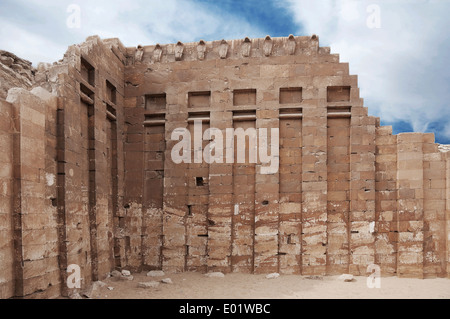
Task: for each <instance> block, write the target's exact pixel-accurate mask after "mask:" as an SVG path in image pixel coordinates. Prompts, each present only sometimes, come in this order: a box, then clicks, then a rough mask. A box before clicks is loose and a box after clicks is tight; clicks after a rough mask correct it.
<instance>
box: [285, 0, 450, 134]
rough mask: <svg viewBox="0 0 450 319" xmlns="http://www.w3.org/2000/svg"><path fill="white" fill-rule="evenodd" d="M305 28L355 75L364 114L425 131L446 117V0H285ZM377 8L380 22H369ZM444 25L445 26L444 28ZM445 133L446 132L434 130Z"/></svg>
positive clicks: (448, 6)
mask: <svg viewBox="0 0 450 319" xmlns="http://www.w3.org/2000/svg"><path fill="white" fill-rule="evenodd" d="M286 3H287V5H288V6H289V7H290V9H292V12H293V14H294V16H295V19H296V21H297V22H298V23H299V24H301V25H302V26H303V31H304V32H306V33H307V34H313V33H315V34H317V35H319V37H320V40H321V45H330V46H331V50H332V52H334V53H339V54H340V57H341V61H343V62H349V64H350V72H351V73H352V74H357V75H358V80H359V87H360V89H361V97H362V98H364V99H365V105H366V106H368V107H369V112H370V114H373V115H375V116H380V117H381V119H382V120H384V121H387V122H396V121H399V120H403V121H407V122H409V123H410V124H411V125H412V127H413V128H414V130H415V131H426V130H427V128H428V125H429V124H430V123H432V122H439V121H448V119H450V108H449V107H448V106H449V103H450V102H449V101H450V90H449V81H448V80H449V77H448V74H449V73H450V72H449V71H450V67H449V66H448V64H447V63H446V58H447V54H448V52H449V49H450V43H449V42H448V40H449V35H448V32H447V31H446V30H449V29H450V20H448V18H447V13H448V12H449V9H450V3H449V2H424V1H418V0H417V1H415V0H413V1H376V0H372V1H355V0H346V1H332V0H318V1H308V0H286ZM373 4H375V5H376V6H378V8H379V9H380V16H379V17H380V22H381V24H380V28H369V27H368V25H367V20H368V18H369V17H370V16H371V14H372V13H373V11H368V10H367V9H368V6H369V5H373ZM444 30H445V31H444ZM439 134H442V136H445V137H447V138H450V132H449V131H448V130H447V132H445V131H443V132H439V133H437V134H436V135H439Z"/></svg>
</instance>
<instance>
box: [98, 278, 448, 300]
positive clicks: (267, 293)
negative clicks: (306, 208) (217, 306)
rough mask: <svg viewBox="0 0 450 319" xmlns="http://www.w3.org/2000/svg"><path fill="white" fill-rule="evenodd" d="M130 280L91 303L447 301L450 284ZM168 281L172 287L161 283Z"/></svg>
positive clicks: (114, 283)
mask: <svg viewBox="0 0 450 319" xmlns="http://www.w3.org/2000/svg"><path fill="white" fill-rule="evenodd" d="M132 276H133V280H117V279H116V278H112V277H110V278H107V279H105V280H103V283H105V284H106V285H104V286H102V287H98V288H97V289H96V290H95V291H94V293H93V294H92V298H93V299H311V298H312V299H342V298H344V299H360V298H364V299H400V298H401V299H409V298H421V299H448V298H450V280H449V279H446V278H434V279H409V278H398V277H382V278H380V279H381V282H380V283H381V287H380V288H368V286H367V277H362V276H355V277H354V279H353V281H352V282H344V281H342V280H340V279H339V276H324V277H313V278H308V276H300V275H281V276H280V277H278V278H274V279H267V278H266V275H252V274H240V273H232V274H227V275H225V276H224V277H223V278H209V277H206V276H205V275H204V274H201V273H193V272H187V273H176V274H165V275H164V276H162V277H147V275H146V273H145V272H143V273H133V274H132ZM165 278H170V279H171V281H172V282H173V283H172V284H165V283H161V282H160V281H161V280H162V279H165ZM149 281H157V282H160V283H159V285H158V286H157V287H156V288H138V283H140V282H149Z"/></svg>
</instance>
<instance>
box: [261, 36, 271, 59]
mask: <svg viewBox="0 0 450 319" xmlns="http://www.w3.org/2000/svg"><path fill="white" fill-rule="evenodd" d="M272 48H273V40H272V38H271V37H270V36H266V38H265V39H264V44H263V52H264V55H265V56H270V55H271V54H272Z"/></svg>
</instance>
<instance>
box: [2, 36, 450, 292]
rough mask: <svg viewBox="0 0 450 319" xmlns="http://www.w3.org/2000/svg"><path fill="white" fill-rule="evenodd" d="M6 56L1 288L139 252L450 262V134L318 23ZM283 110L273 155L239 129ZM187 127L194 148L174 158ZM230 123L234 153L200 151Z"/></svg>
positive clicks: (130, 258)
mask: <svg viewBox="0 0 450 319" xmlns="http://www.w3.org/2000/svg"><path fill="white" fill-rule="evenodd" d="M1 62H2V64H1V65H0V67H1V70H0V71H1V72H0V76H3V78H2V79H3V80H2V85H1V88H2V90H4V91H5V92H6V90H9V93H8V94H7V95H6V93H4V94H3V95H2V96H4V97H5V98H7V99H6V100H4V99H1V97H2V96H0V107H1V108H0V146H1V149H2V154H1V155H0V163H1V169H0V256H1V258H0V266H1V267H2V269H3V271H2V272H1V274H0V297H1V298H9V297H26V298H49V297H57V296H59V295H63V296H68V295H71V294H73V293H76V292H79V291H80V289H81V290H82V289H86V288H88V287H89V286H90V285H91V284H92V282H93V281H96V280H101V279H104V278H105V277H107V276H108V274H109V273H110V272H111V271H112V270H114V269H124V268H126V269H129V270H133V271H140V270H150V269H163V270H165V271H169V272H170V271H175V272H181V271H199V272H209V271H222V272H225V273H228V272H243V273H270V272H279V273H282V274H302V275H336V274H342V273H352V274H354V275H367V272H368V266H369V265H372V264H375V265H378V266H380V269H381V273H382V275H385V276H400V277H417V278H433V277H448V276H449V270H450V266H449V265H450V263H449V262H450V260H449V258H450V254H449V252H450V251H449V249H450V248H449V239H450V152H449V150H450V149H449V148H448V146H442V145H438V144H435V142H434V136H433V134H422V133H404V134H399V135H393V134H392V129H391V127H386V126H380V121H379V119H378V118H376V117H372V116H368V112H367V108H365V107H364V106H363V100H362V99H361V98H360V96H359V89H358V84H357V77H356V76H354V75H350V74H349V66H348V64H347V63H343V62H340V61H339V56H338V55H337V54H331V53H330V49H329V48H323V47H320V46H319V41H318V38H317V37H316V36H312V37H305V36H304V37H294V36H289V37H287V38H274V39H272V38H270V37H266V38H264V39H248V38H246V39H242V40H232V41H225V40H222V41H213V42H204V41H200V42H198V43H187V44H183V43H180V42H179V43H177V44H169V45H159V44H157V45H153V46H145V47H142V46H139V47H138V48H125V47H124V46H123V45H122V44H121V43H120V41H119V40H117V39H107V40H101V39H100V38H98V37H96V36H94V37H89V38H88V39H87V40H86V42H84V43H83V44H80V45H74V46H71V47H69V49H68V51H67V52H66V54H65V55H64V58H63V59H62V60H60V61H58V62H56V63H54V64H53V65H48V64H39V66H38V67H37V69H33V68H32V66H31V64H29V63H27V62H26V61H24V60H21V59H19V58H17V57H15V56H13V55H11V54H6V53H2V59H1ZM15 64H21V65H22V64H23V65H22V70H19V68H18V67H14V68H12V69H11V68H9V69H11V70H15V71H16V73H11V72H12V71H11V70H9V69H8V70H7V69H6V67H9V66H11V65H15ZM5 65H6V66H5ZM8 65H9V66H8ZM16 69H17V70H16ZM5 70H7V71H5ZM4 74H9V75H10V76H11V78H8V77H5V76H4ZM4 79H6V80H4ZM4 81H6V82H7V84H6V85H5V84H4V83H5V82H4ZM17 86H18V87H21V88H12V89H10V88H11V87H17ZM27 89H28V90H31V91H28V90H27ZM199 121H201V123H202V127H201V128H198V127H197V126H196V125H195V124H196V123H199ZM273 128H276V129H278V131H277V132H278V134H279V148H277V149H276V153H277V154H275V155H274V156H275V158H276V161H277V163H278V166H277V167H276V168H277V169H276V170H275V171H272V172H269V173H267V171H266V170H267V165H266V164H264V163H263V162H262V160H261V154H259V157H258V158H257V160H256V161H251V160H250V159H251V156H250V153H251V152H250V150H251V149H253V148H252V147H250V146H249V144H248V143H249V141H250V138H247V139H246V140H240V139H239V138H237V137H235V136H233V135H228V132H229V131H230V130H231V129H233V130H234V132H236V131H237V130H240V129H242V130H247V132H251V131H252V130H255V132H261V131H262V130H263V129H267V130H268V131H269V132H270V134H271V135H272V134H275V133H273V132H271V131H270V129H273ZM208 129H209V130H208ZM211 130H213V131H211ZM207 132H215V133H212V135H210V136H207V135H205V137H204V139H203V140H202V141H201V142H200V143H198V142H197V141H196V140H195V139H194V137H195V136H196V135H200V136H203V135H204V134H206V133H207ZM173 133H183V134H188V135H190V136H191V139H192V140H191V141H190V142H191V143H190V144H189V151H190V159H191V160H190V161H184V162H183V161H182V162H181V163H176V162H175V161H174V160H173V159H172V150H173V148H174V147H175V146H176V145H177V144H178V143H179V140H177V139H172V134H173ZM231 134H233V132H232V133H231ZM220 135H221V136H222V138H223V140H222V142H223V146H224V150H223V152H224V153H223V154H222V155H223V156H222V157H221V159H222V160H221V161H218V162H217V161H215V162H211V163H209V162H207V161H205V160H204V159H201V160H200V161H196V158H197V157H196V156H198V155H199V154H202V153H200V151H202V150H204V149H205V148H207V147H208V146H209V145H210V142H212V141H216V139H218V136H219V137H220ZM178 136H179V135H178ZM271 137H272V136H271ZM267 139H268V140H271V139H270V137H269V136H268V137H267ZM257 141H258V140H257ZM216 142H217V141H216ZM244 143H245V145H246V153H245V158H246V160H245V162H244V163H241V162H238V161H237V156H238V149H239V148H240V146H242V145H243V144H244ZM269 148H270V147H269ZM273 151H274V150H271V151H270V152H273ZM211 154H212V153H211ZM229 154H231V156H229ZM273 159H274V158H273ZM73 265H77V266H79V267H80V271H81V288H79V289H69V287H68V285H67V279H68V276H69V275H70V272H68V269H69V270H70V269H71V266H73Z"/></svg>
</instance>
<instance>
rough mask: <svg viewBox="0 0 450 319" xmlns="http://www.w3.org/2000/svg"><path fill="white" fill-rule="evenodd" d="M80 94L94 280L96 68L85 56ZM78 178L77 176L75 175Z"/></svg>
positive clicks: (96, 262) (95, 264)
mask: <svg viewBox="0 0 450 319" xmlns="http://www.w3.org/2000/svg"><path fill="white" fill-rule="evenodd" d="M81 80H82V82H81V83H80V95H81V100H82V102H83V103H82V107H84V109H85V110H84V111H83V112H84V114H85V115H84V116H83V117H84V118H86V122H84V121H83V120H82V123H84V127H83V128H82V139H83V143H84V145H85V149H86V151H87V157H86V163H87V172H88V176H87V185H86V186H87V193H88V200H87V203H88V208H87V209H88V218H89V235H90V253H91V256H90V257H91V267H92V268H91V273H92V280H93V281H96V280H98V247H97V216H96V203H97V198H96V176H95V167H96V165H95V121H96V118H95V113H96V112H95V102H96V101H95V84H96V76H95V68H94V67H93V66H92V64H90V63H89V62H88V61H87V60H86V59H85V58H83V57H82V58H81ZM75 178H77V177H75Z"/></svg>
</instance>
